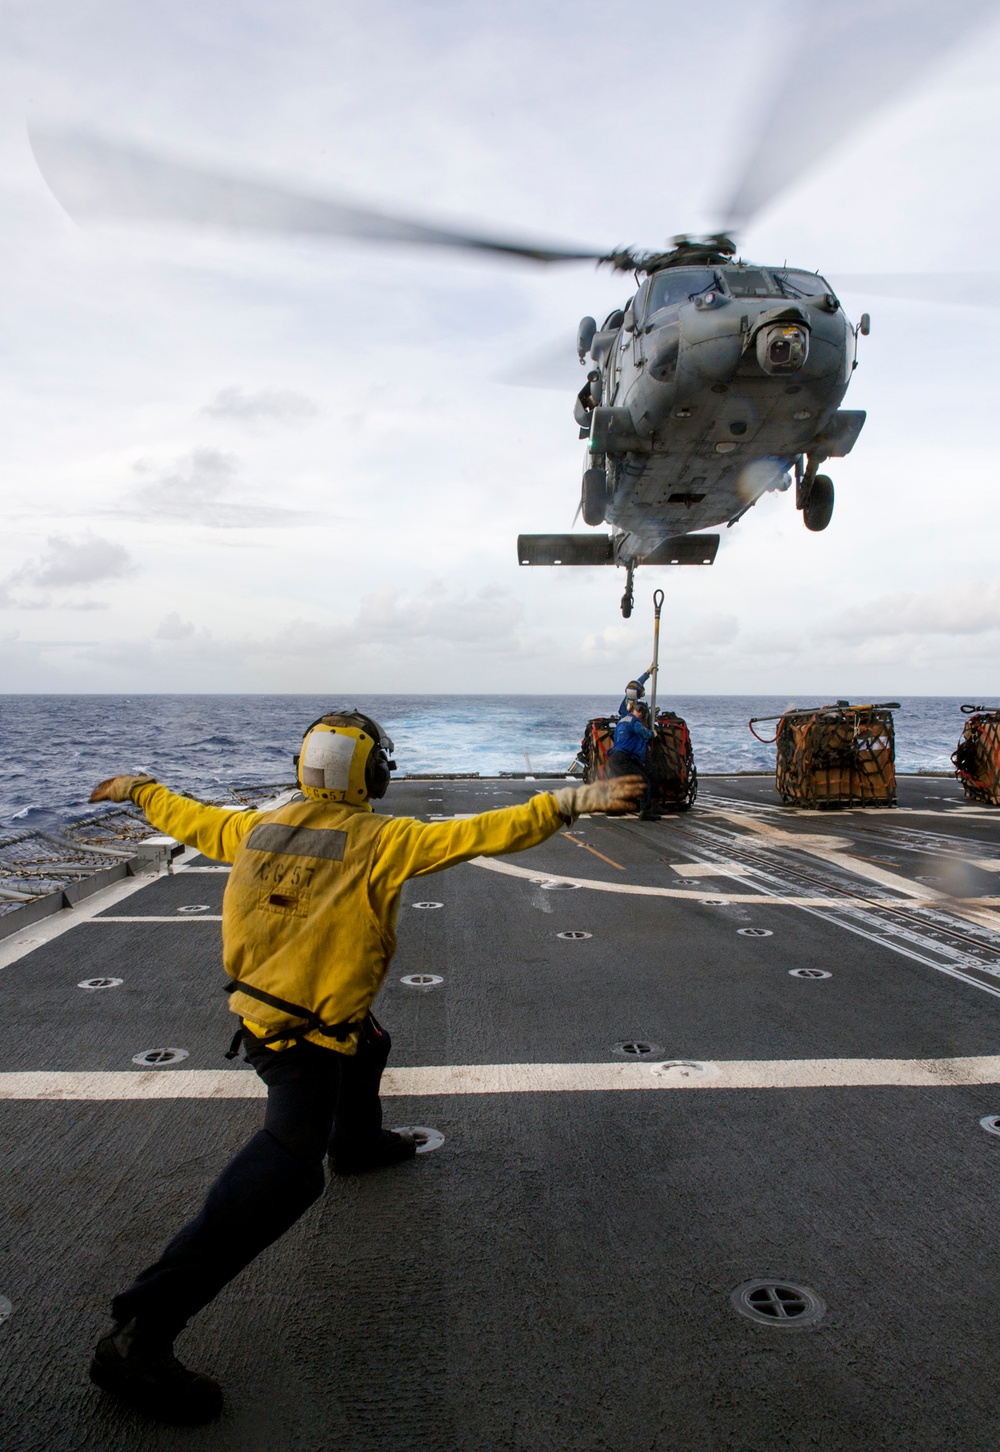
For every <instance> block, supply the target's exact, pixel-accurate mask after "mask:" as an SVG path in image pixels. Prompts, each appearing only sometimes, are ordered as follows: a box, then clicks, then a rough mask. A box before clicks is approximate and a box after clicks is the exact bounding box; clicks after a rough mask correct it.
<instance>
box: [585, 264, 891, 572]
mask: <svg viewBox="0 0 1000 1452" xmlns="http://www.w3.org/2000/svg"><path fill="white" fill-rule="evenodd" d="M591 330H592V331H591ZM579 351H580V357H581V361H583V360H585V359H586V356H587V354H589V357H590V359H591V361H592V363H593V364H594V365H595V366H594V367H593V368H592V369H591V371H590V373H589V376H588V380H587V383H586V384H585V385H584V387H583V389H582V390H581V391H580V394H579V396H578V398H577V402H576V406H575V409H574V412H575V416H576V419H577V422H578V424H579V425H580V426H581V435H583V434H586V437H587V439H588V451H587V462H586V473H585V476H584V500H583V508H584V518H585V520H586V522H587V523H588V524H591V525H596V524H600V523H603V522H604V521H605V520H607V522H608V523H609V524H611V525H612V526H614V529H615V536H614V557H615V562H616V563H620V564H631V563H638V562H640V561H642V560H643V559H647V560H648V559H649V557H650V556H651V555H655V552H656V551H657V548H658V547H659V546H661V545H662V544H663V542H664V541H665V540H667V539H669V538H676V537H678V536H683V535H687V534H691V533H692V532H695V531H697V530H699V529H704V528H706V527H708V526H711V525H717V524H722V523H728V524H733V523H735V522H736V520H737V519H738V518H739V517H740V516H741V515H742V514H743V513H745V512H746V510H747V509H749V508H750V507H751V506H752V505H753V504H754V503H756V501H757V500H758V499H759V498H760V497H761V495H763V494H764V493H766V492H768V491H769V490H773V489H787V488H788V487H789V486H790V484H791V483H792V478H793V476H795V478H796V479H797V481H798V483H799V491H798V493H799V495H800V498H799V500H798V502H799V506H800V507H803V505H802V497H801V496H802V492H803V490H802V486H803V482H804V483H805V486H806V493H808V488H809V485H810V482H811V480H812V478H814V477H815V471H816V467H817V465H818V464H819V463H820V462H822V461H823V460H824V459H826V458H829V457H831V456H834V455H841V454H845V453H847V452H848V451H849V449H850V448H851V447H852V446H853V444H854V441H855V439H856V438H857V435H858V433H859V432H860V429H861V425H862V424H863V422H864V414H863V413H859V412H858V413H850V412H845V411H839V404H840V402H841V400H842V399H843V397H844V394H845V392H846V390H847V386H848V383H849V381H850V378H851V373H852V371H853V369H854V367H855V366H856V362H855V355H856V329H855V328H853V327H852V325H851V324H850V322H849V321H848V320H847V318H846V317H845V315H844V312H843V310H842V308H841V306H840V303H839V302H838V300H837V298H836V297H835V295H834V293H833V291H832V289H831V288H830V287H829V285H828V284H827V283H826V282H825V281H824V279H823V278H822V277H819V276H818V275H817V274H815V273H809V272H804V271H801V270H799V269H794V268H792V269H790V268H787V267H782V268H768V267H757V266H748V265H745V264H739V263H734V262H731V261H730V262H728V263H727V264H726V265H724V266H713V267H704V266H702V267H665V268H662V269H661V270H659V271H654V272H651V273H650V275H648V276H647V277H646V278H645V279H644V280H643V282H642V284H641V286H640V288H639V290H638V292H637V293H636V294H635V296H634V297H633V298H632V300H631V301H630V302H629V303H628V305H627V306H626V307H625V308H624V309H620V310H618V311H616V312H614V313H612V314H611V315H610V316H609V318H607V319H606V320H605V323H604V325H603V326H602V327H601V328H600V329H597V328H596V327H595V326H594V324H593V322H592V320H591V319H584V321H583V323H582V324H581V332H580V337H579ZM831 507H832V503H831ZM807 522H808V518H807ZM820 527H822V526H820ZM650 562H651V563H652V562H653V561H650ZM664 562H666V561H664Z"/></svg>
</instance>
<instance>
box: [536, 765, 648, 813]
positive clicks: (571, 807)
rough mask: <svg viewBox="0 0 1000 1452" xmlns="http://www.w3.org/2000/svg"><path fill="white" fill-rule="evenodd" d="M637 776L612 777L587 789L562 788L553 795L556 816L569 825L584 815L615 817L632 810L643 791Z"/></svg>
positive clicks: (644, 785)
mask: <svg viewBox="0 0 1000 1452" xmlns="http://www.w3.org/2000/svg"><path fill="white" fill-rule="evenodd" d="M645 787H646V783H645V782H644V781H643V779H642V777H641V776H612V777H608V778H607V779H606V780H605V781H592V782H590V783H589V784H588V785H587V786H580V787H563V788H562V789H561V790H560V791H557V792H553V793H552V795H553V796H554V797H555V799H556V803H557V805H558V807H559V812H560V815H561V816H563V817H565V819H566V821H567V822H569V823H570V824H572V823H573V822H575V821H576V819H577V817H579V816H582V814H583V813H584V812H608V813H610V814H611V815H618V814H620V813H622V812H627V811H629V810H630V809H631V808H632V807H634V806H635V805H636V804H637V802H638V801H639V798H640V797H641V796H642V794H643V791H644V790H645Z"/></svg>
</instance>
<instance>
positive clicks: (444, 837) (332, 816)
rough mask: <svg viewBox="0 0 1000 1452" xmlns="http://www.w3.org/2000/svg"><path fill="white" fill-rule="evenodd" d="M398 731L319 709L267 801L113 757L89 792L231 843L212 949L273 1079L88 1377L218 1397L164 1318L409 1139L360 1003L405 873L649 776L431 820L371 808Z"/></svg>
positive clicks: (191, 1412) (153, 1400)
mask: <svg viewBox="0 0 1000 1452" xmlns="http://www.w3.org/2000/svg"><path fill="white" fill-rule="evenodd" d="M391 751H392V743H391V741H390V740H389V739H388V737H387V736H386V734H385V732H384V731H383V730H382V729H381V727H380V726H378V725H377V724H376V723H375V722H374V721H372V720H370V718H368V717H367V716H363V715H361V714H360V713H357V712H346V713H341V712H331V713H330V714H328V715H326V716H323V717H321V718H320V719H319V720H318V721H315V722H314V723H313V724H312V726H310V728H309V729H308V731H307V732H306V735H305V739H304V741H303V743H302V750H301V753H300V755H299V757H298V758H297V761H298V768H299V784H300V786H301V789H302V792H301V796H300V797H297V799H295V800H293V801H291V802H290V803H289V804H288V805H287V806H284V807H280V808H278V809H277V810H276V811H273V812H258V811H245V812H234V811H231V810H227V809H226V808H222V807H210V806H205V805H203V804H202V803H201V802H197V801H194V800H192V799H191V798H190V797H184V796H179V795H177V794H175V793H174V792H170V791H168V790H167V788H166V787H163V786H161V785H160V784H159V783H158V782H156V781H154V780H153V779H152V778H150V777H145V776H142V777H134V776H132V777H129V776H119V777H112V778H110V779H109V780H108V781H105V782H102V783H101V784H100V786H99V787H97V788H96V790H95V791H94V793H93V796H92V797H91V800H92V801H119V802H120V801H126V800H132V801H134V802H136V803H137V804H138V805H139V806H140V807H141V808H142V809H143V811H144V812H145V814H146V816H147V818H148V819H149V821H150V822H151V823H152V825H153V826H154V827H156V828H158V829H159V830H160V831H163V832H166V833H169V834H170V836H172V837H176V838H178V839H179V840H180V841H182V842H185V843H187V844H188V845H189V846H192V847H197V848H198V849H199V850H200V851H201V852H203V853H204V854H205V856H206V857H212V858H216V859H219V860H221V861H224V862H232V864H233V867H232V872H231V873H230V876H229V882H228V884H227V887H226V892H225V897H224V899H223V905H222V951H223V963H224V966H225V969H226V972H227V974H228V975H229V978H230V984H229V991H230V993H231V998H230V1007H231V1008H232V1010H233V1012H234V1013H235V1014H236V1015H237V1016H238V1018H239V1020H240V1026H239V1029H238V1032H237V1036H236V1039H235V1040H234V1046H233V1050H231V1052H233V1051H235V1049H236V1046H237V1044H238V1043H239V1042H242V1044H243V1046H244V1049H245V1052H246V1057H247V1059H248V1060H249V1062H250V1063H251V1064H252V1066H253V1067H254V1068H255V1069H256V1071H257V1073H258V1074H259V1075H260V1076H261V1078H262V1079H263V1080H264V1082H265V1083H266V1084H267V1086H268V1097H267V1108H266V1111H265V1118H264V1127H263V1129H262V1130H260V1131H259V1132H258V1133H257V1134H256V1135H254V1136H253V1138H252V1139H251V1140H250V1141H249V1143H248V1144H247V1145H245V1146H244V1148H243V1149H242V1150H241V1151H240V1152H239V1154H238V1155H237V1156H236V1158H235V1159H234V1160H233V1161H232V1162H231V1163H230V1164H229V1165H228V1166H227V1167H226V1169H225V1170H223V1172H222V1174H221V1175H220V1177H219V1178H218V1180H216V1182H215V1184H214V1185H213V1186H212V1187H211V1189H210V1190H209V1192H208V1196H207V1198H206V1201H205V1204H204V1206H203V1207H202V1209H201V1211H200V1212H199V1214H198V1215H197V1216H196V1217H195V1219H194V1220H192V1221H191V1222H190V1223H189V1224H188V1225H186V1226H185V1227H184V1228H183V1229H182V1230H181V1231H180V1232H179V1233H178V1234H177V1235H176V1236H175V1237H174V1239H173V1240H172V1241H171V1242H170V1244H169V1245H168V1246H167V1248H166V1249H165V1251H164V1252H163V1254H162V1255H161V1257H160V1259H159V1260H158V1261H157V1262H156V1263H155V1264H154V1265H152V1266H150V1267H148V1268H147V1269H146V1270H144V1271H143V1272H142V1273H141V1274H140V1275H139V1276H138V1277H137V1278H136V1280H135V1282H134V1283H133V1284H132V1285H131V1286H130V1287H129V1288H128V1290H126V1291H123V1292H122V1293H121V1294H120V1295H118V1296H116V1297H115V1298H114V1300H113V1302H112V1314H113V1315H114V1318H115V1325H114V1328H113V1329H112V1330H111V1331H110V1332H109V1333H108V1334H107V1335H106V1336H105V1337H103V1338H102V1340H101V1341H100V1342H99V1343H98V1345H97V1348H96V1351H95V1353H94V1359H93V1361H92V1363H91V1368H90V1374H91V1377H92V1379H93V1380H94V1381H96V1382H97V1383H98V1385H99V1386H102V1387H104V1388H105V1389H106V1390H108V1391H111V1392H114V1393H116V1394H117V1395H118V1396H120V1397H122V1398H124V1399H125V1400H127V1401H129V1402H130V1403H131V1404H132V1405H134V1406H137V1407H139V1408H140V1409H141V1410H143V1411H146V1412H147V1413H149V1414H151V1415H153V1416H156V1417H159V1418H161V1419H163V1420H167V1421H174V1422H188V1423H193V1422H203V1421H208V1420H210V1419H211V1418H212V1417H215V1416H217V1415H218V1413H219V1412H220V1410H221V1407H222V1393H221V1390H220V1388H219V1386H218V1384H217V1383H216V1382H215V1381H213V1380H212V1379H211V1378H210V1377H207V1376H203V1375H199V1374H196V1373H194V1372H190V1371H188V1370H187V1369H186V1368H185V1367H183V1366H182V1365H181V1363H180V1362H179V1361H177V1360H176V1358H175V1357H174V1355H173V1342H174V1338H175V1337H176V1335H177V1334H178V1332H179V1331H181V1330H182V1329H183V1327H184V1326H185V1325H186V1324H187V1321H188V1320H189V1318H190V1317H191V1316H192V1315H194V1314H195V1312H197V1311H199V1310H200V1309H201V1308H202V1307H203V1306H205V1305H207V1304H208V1302H209V1301H211V1300H212V1298H213V1297H214V1296H215V1295H217V1294H218V1292H219V1291H220V1290H221V1288H222V1287H223V1286H224V1285H226V1283H227V1282H228V1281H230V1280H231V1279H232V1278H233V1277H234V1276H235V1275H237V1274H238V1273H239V1271H241V1270H242V1269H243V1268H244V1267H245V1266H246V1265H248V1264H249V1263H250V1261H251V1260H253V1258H254V1257H255V1256H256V1255H258V1254H259V1253H260V1252H261V1251H262V1250H263V1249H264V1248H265V1247H266V1246H268V1245H270V1244H271V1243H272V1242H273V1241H274V1240H276V1239H277V1238H278V1237H279V1236H280V1235H282V1234H283V1233H284V1232H285V1231H286V1230H287V1229H288V1228H289V1226H291V1225H293V1224H294V1223H295V1221H296V1220H298V1218H299V1217H300V1216H301V1215H302V1214H303V1213H304V1212H305V1210H307V1209H308V1207H309V1206H310V1205H311V1204H312V1203H313V1201H314V1200H316V1199H317V1198H318V1196H319V1195H321V1194H322V1192H323V1187H324V1184H325V1180H324V1175H323V1160H324V1156H325V1155H326V1154H328V1153H329V1155H330V1158H331V1163H332V1165H333V1168H334V1170H335V1171H337V1172H338V1173H354V1172H357V1171H359V1170H364V1169H375V1168H378V1167H380V1166H382V1165H388V1164H393V1163H397V1162H399V1161H400V1160H403V1159H406V1158H409V1157H410V1156H412V1155H413V1153H414V1151H415V1148H416V1147H415V1144H414V1143H413V1141H412V1140H411V1139H408V1138H407V1137H404V1136H402V1135H399V1134H394V1133H392V1132H389V1131H385V1130H383V1129H382V1111H381V1104H380V1102H379V1097H378V1089H379V1082H380V1079H381V1075H382V1070H383V1069H384V1067H385V1063H386V1059H387V1057H388V1052H389V1047H390V1041H389V1036H388V1034H387V1033H386V1032H385V1030H384V1029H383V1028H382V1027H381V1025H380V1024H378V1022H377V1021H376V1020H375V1018H374V1017H373V1016H372V1013H371V1005H372V1002H373V1000H374V999H375V996H376V994H377V993H378V991H379V988H380V987H381V985H382V982H383V980H384V978H385V975H386V972H387V970H388V967H389V963H390V961H391V959H392V955H393V953H394V951H395V948H396V918H397V914H398V911H399V899H400V894H401V892H402V889H403V884H404V883H405V882H407V881H408V880H409V879H410V878H411V877H422V876H424V875H426V874H427V873H431V872H440V871H441V870H442V869H443V868H445V867H452V866H454V865H455V864H456V863H459V862H468V861H469V860H470V859H471V858H473V857H479V856H489V855H496V854H499V853H507V852H520V851H522V850H523V849H525V848H527V847H534V846H536V845H537V844H538V843H540V842H544V841H545V839H546V838H547V837H550V836H551V835H552V834H553V833H554V832H556V831H558V829H559V828H560V827H562V826H565V825H566V824H567V823H571V822H573V821H575V819H576V817H577V816H578V815H579V813H580V812H601V811H608V810H612V811H615V810H617V811H623V810H628V808H629V806H630V805H631V804H632V803H634V802H635V800H636V799H637V797H638V796H639V794H640V792H641V790H642V787H643V782H642V779H641V778H638V777H633V778H627V777H626V778H622V777H619V778H616V779H614V780H611V781H607V782H598V783H595V784H593V785H591V786H582V787H566V788H563V789H562V790H560V791H558V792H554V793H549V792H540V793H538V794H537V795H535V796H533V797H532V798H531V800H530V801H528V802H525V803H524V804H523V805H521V806H516V807H507V808H504V809H502V810H500V811H495V812H484V813H482V814H481V815H479V816H476V817H471V818H466V819H464V820H459V821H451V822H435V823H431V824H427V823H424V822H418V821H414V820H413V819H411V818H407V817H388V816H380V815H376V814H375V813H374V812H373V811H372V807H371V800H372V799H373V798H376V799H377V798H379V797H381V796H383V795H384V794H385V791H386V788H387V787H388V785H389V781H390V771H391V770H392V769H393V768H394V766H395V763H394V762H392V761H391V760H390V754H391Z"/></svg>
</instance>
